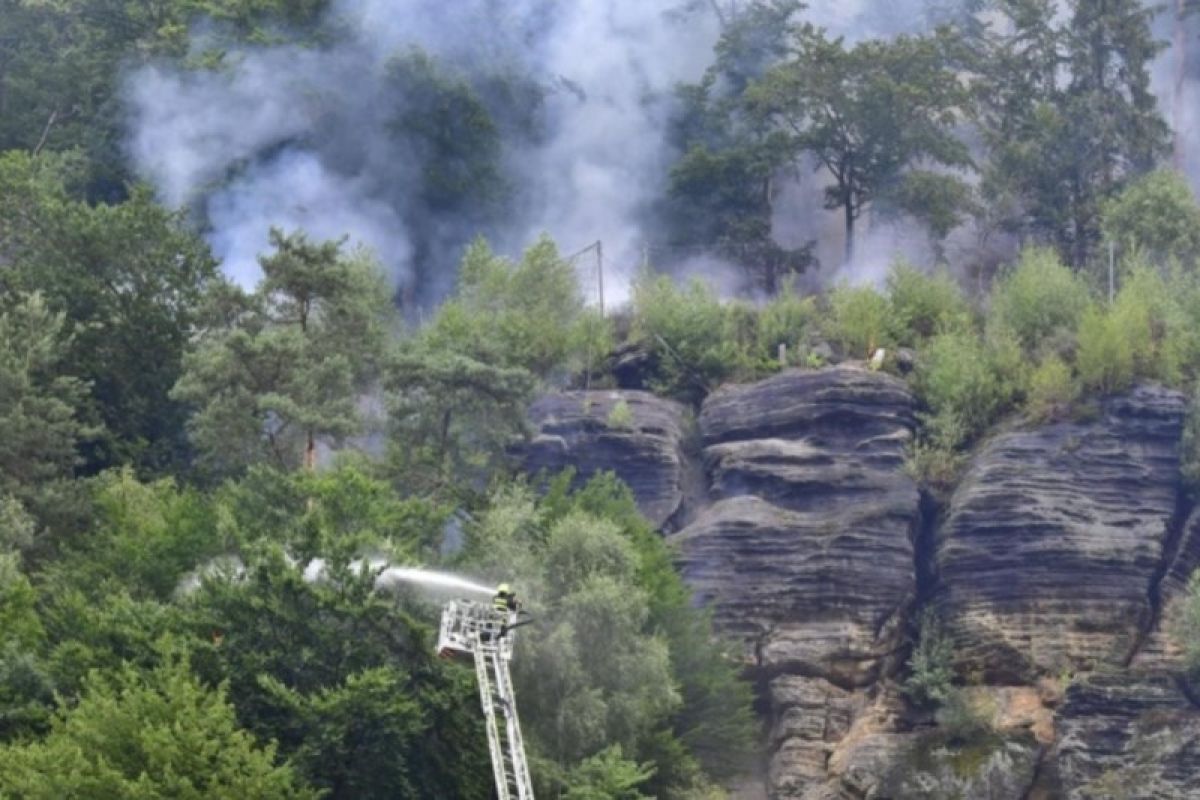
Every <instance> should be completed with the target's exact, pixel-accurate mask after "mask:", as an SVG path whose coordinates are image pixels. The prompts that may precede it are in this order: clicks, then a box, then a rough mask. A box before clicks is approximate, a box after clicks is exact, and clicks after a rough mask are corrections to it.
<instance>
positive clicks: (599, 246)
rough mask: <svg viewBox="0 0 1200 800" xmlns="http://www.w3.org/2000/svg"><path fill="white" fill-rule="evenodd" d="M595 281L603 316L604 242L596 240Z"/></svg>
mask: <svg viewBox="0 0 1200 800" xmlns="http://www.w3.org/2000/svg"><path fill="white" fill-rule="evenodd" d="M596 283H597V284H598V285H599V287H600V316H601V317H603V316H604V243H603V242H601V241H599V240H597V241H596Z"/></svg>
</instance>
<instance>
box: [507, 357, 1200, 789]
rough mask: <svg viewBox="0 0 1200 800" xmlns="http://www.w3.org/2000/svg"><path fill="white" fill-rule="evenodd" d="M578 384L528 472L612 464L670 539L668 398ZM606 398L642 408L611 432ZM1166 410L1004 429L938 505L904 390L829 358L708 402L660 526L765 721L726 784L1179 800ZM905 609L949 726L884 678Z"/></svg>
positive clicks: (1182, 536) (1187, 755)
mask: <svg viewBox="0 0 1200 800" xmlns="http://www.w3.org/2000/svg"><path fill="white" fill-rule="evenodd" d="M592 394H593V395H595V398H594V399H593V402H592V404H591V405H589V406H585V404H584V402H583V401H584V399H586V398H584V397H583V396H581V395H580V394H579V393H572V394H568V395H559V396H555V397H554V398H547V399H544V400H543V401H540V402H539V405H538V406H535V409H534V414H533V416H534V420H535V422H536V423H537V424H538V427H539V435H538V438H537V439H536V440H535V442H534V446H533V447H532V448H531V449H530V451H529V453H530V455H529V459H530V460H529V463H530V464H531V465H533V466H534V467H535V468H541V467H545V468H556V467H561V466H565V465H568V464H569V465H573V466H575V467H577V468H578V469H579V470H580V472H581V474H583V475H587V474H591V473H593V472H595V471H597V470H600V469H614V470H615V471H617V473H618V474H619V475H621V476H622V477H625V478H626V480H627V481H629V482H630V483H631V485H632V486H633V489H634V493H635V495H636V496H637V497H638V499H639V502H640V503H641V504H642V508H643V509H644V510H645V511H646V512H647V514H648V515H649V516H650V517H651V518H652V519H654V520H655V521H656V522H657V523H659V524H660V525H662V524H664V523H665V522H666V521H667V520H672V523H671V524H670V525H668V528H671V527H672V526H673V525H674V523H677V522H678V521H679V520H680V519H682V518H683V517H684V516H685V515H681V514H680V513H679V509H680V506H681V504H682V503H684V500H683V495H684V491H683V490H684V486H685V484H686V482H687V481H686V475H687V474H688V472H689V464H688V455H689V454H687V453H686V449H685V448H684V447H683V442H684V441H685V438H686V437H685V435H684V434H683V432H682V429H683V422H682V420H683V412H682V410H681V409H680V408H679V407H678V406H675V405H673V404H669V403H664V402H663V401H660V400H655V399H654V398H652V397H650V396H648V395H645V394H643V393H640V392H617V393H592ZM621 400H624V401H625V403H626V404H627V405H628V407H629V409H630V411H631V412H633V414H632V416H633V418H634V419H635V420H637V423H636V424H634V425H631V426H629V427H628V428H627V429H624V430H619V431H614V430H612V429H611V426H610V425H607V424H606V420H607V419H608V415H609V414H610V413H611V408H612V407H613V406H614V405H615V404H616V403H618V402H620V401H621ZM1183 413H1184V403H1183V399H1182V397H1181V396H1180V395H1179V394H1178V393H1175V392H1170V391H1166V390H1163V389H1160V388H1155V387H1140V388H1138V389H1135V390H1133V391H1131V392H1129V393H1126V394H1124V395H1121V396H1118V397H1113V398H1109V399H1107V400H1104V401H1102V402H1100V403H1098V404H1097V405H1096V407H1095V408H1094V409H1092V413H1090V414H1084V415H1082V416H1081V417H1080V418H1079V419H1076V420H1073V421H1067V422H1058V423H1054V424H1049V425H1044V426H1039V427H1033V428H1029V427H1019V426H1016V425H1012V426H1009V427H1008V428H1007V429H1005V430H1003V431H1001V432H999V433H997V434H995V435H994V436H993V437H991V439H990V440H988V441H986V442H985V443H983V444H982V445H981V446H980V448H979V449H978V451H977V452H976V453H975V455H974V456H973V458H972V459H971V463H970V464H969V466H968V468H967V470H966V472H965V474H964V476H963V478H962V480H961V482H960V484H959V486H958V487H957V488H956V489H955V491H954V492H953V494H952V496H951V497H950V499H949V501H948V503H947V505H946V507H945V508H944V509H942V511H941V513H940V516H937V517H936V518H935V516H934V514H933V513H930V509H929V506H928V503H923V502H922V500H921V497H920V495H919V493H918V490H917V487H916V485H915V484H914V483H913V481H912V480H911V479H910V478H909V477H908V476H907V475H906V474H905V471H904V468H903V461H904V453H905V448H906V445H907V443H908V442H909V440H910V439H911V437H912V435H913V430H914V428H915V426H916V420H915V409H914V401H913V399H912V397H911V395H910V394H909V392H908V390H907V388H906V386H905V384H904V383H903V382H902V381H900V380H898V379H896V378H893V377H890V376H887V375H883V374H880V373H874V372H869V371H867V370H864V369H861V368H858V367H855V366H852V365H842V366H839V367H836V368H830V369H826V370H821V371H788V372H784V373H781V374H779V375H777V376H775V377H772V378H770V379H768V380H765V381H761V382H758V383H755V384H751V385H745V386H730V387H726V388H723V389H722V390H720V391H718V392H716V393H714V394H713V395H712V396H710V397H709V398H708V399H707V401H706V402H705V403H704V405H703V407H702V409H701V411H700V414H699V419H698V425H699V436H700V445H701V450H700V451H699V452H698V453H697V454H694V456H695V457H696V458H697V459H698V460H699V463H698V464H692V465H691V468H692V469H693V470H695V469H697V468H698V467H700V466H702V468H703V474H704V478H705V481H704V483H705V485H704V486H703V487H701V489H700V490H699V491H692V492H690V494H691V495H692V497H691V498H690V500H691V502H690V506H691V508H690V509H689V512H690V513H689V514H688V515H686V516H687V517H688V518H689V521H688V524H687V525H686V527H684V528H683V529H682V530H680V531H679V532H678V533H675V534H673V535H672V537H671V538H672V540H673V541H674V542H675V543H676V544H677V545H678V547H679V558H680V562H681V565H682V568H683V570H684V574H685V577H686V579H687V580H688V581H689V583H690V585H691V586H692V587H693V589H694V590H695V592H696V594H697V597H698V599H700V600H701V601H703V602H706V603H709V604H711V606H712V608H713V610H714V614H715V618H716V620H717V622H718V623H719V624H720V625H721V626H722V627H723V628H724V629H725V630H726V631H727V632H729V633H730V634H732V635H734V636H736V637H738V638H740V639H741V641H743V642H744V643H745V646H746V660H747V666H748V669H749V671H750V673H751V674H752V675H753V676H754V677H755V678H756V679H757V680H758V682H759V685H760V687H761V692H762V696H763V700H764V706H765V707H766V708H767V713H768V715H769V719H768V723H769V725H768V728H769V732H768V734H767V737H766V742H765V750H766V758H765V761H766V763H765V765H764V777H763V781H762V782H763V790H762V792H761V793H758V792H748V793H746V794H745V795H744V796H745V797H769V798H771V800H833V799H834V798H837V799H838V800H843V799H844V800H849V799H850V798H855V799H860V798H927V797H928V798H942V797H944V798H981V799H982V798H1010V797H1011V798H1013V800H1020V799H1021V798H1037V799H1039V800H1048V799H1049V798H1059V797H1064V798H1070V799H1071V800H1084V799H1085V798H1087V799H1088V800H1091V799H1092V798H1108V797H1137V798H1141V797H1145V798H1150V797H1156V798H1159V797H1161V798H1168V799H1175V798H1178V799H1179V800H1182V799H1183V798H1191V797H1200V694H1198V693H1197V691H1196V690H1195V688H1194V687H1192V686H1191V685H1189V684H1188V683H1187V682H1186V681H1184V680H1183V677H1182V674H1181V662H1180V650H1179V647H1178V644H1177V643H1176V642H1174V641H1172V638H1171V636H1170V635H1169V632H1168V631H1167V630H1166V629H1165V627H1164V620H1166V619H1168V618H1169V617H1170V615H1171V613H1172V608H1173V605H1174V604H1175V603H1177V602H1178V600H1179V598H1180V596H1181V595H1182V592H1183V588H1184V585H1185V583H1186V581H1187V578H1188V576H1189V575H1190V574H1191V573H1192V572H1193V570H1194V569H1196V568H1197V566H1198V565H1200V511H1196V512H1191V513H1189V511H1190V509H1189V503H1188V501H1187V500H1186V498H1185V497H1183V496H1182V495H1181V491H1180V487H1179V481H1178V474H1179V438H1180V430H1181V426H1182V419H1183ZM631 462H632V463H631ZM923 510H924V511H925V513H923ZM919 607H930V608H933V609H934V610H935V611H936V612H937V614H938V616H939V618H940V619H941V622H942V624H943V626H944V628H945V630H946V632H947V633H948V635H949V636H950V637H951V640H952V642H953V649H954V667H955V670H956V674H957V675H958V683H959V684H960V685H961V686H962V687H963V688H962V690H961V693H960V694H961V697H962V698H965V699H964V701H963V702H964V703H965V704H966V706H964V707H969V708H970V710H971V715H972V717H973V720H974V721H973V722H972V725H974V726H975V727H974V728H972V731H971V732H970V733H969V735H968V734H964V733H963V732H962V730H960V729H959V728H960V727H961V723H955V727H947V725H950V724H951V722H950V720H948V719H942V718H940V717H939V718H935V716H934V715H933V714H931V713H930V712H929V711H928V710H921V709H918V708H914V707H913V706H912V704H911V703H910V702H909V700H908V699H907V698H906V697H905V696H904V695H903V693H902V692H901V691H900V689H899V686H900V683H901V682H902V681H903V679H904V677H905V674H906V672H905V670H906V667H905V662H906V659H907V657H908V653H909V650H908V648H909V645H910V634H911V631H912V629H913V624H914V616H913V615H914V612H915V611H916V610H917V609H918V608H919ZM740 796H741V795H740Z"/></svg>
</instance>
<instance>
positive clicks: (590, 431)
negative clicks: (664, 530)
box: [523, 391, 687, 527]
mask: <svg viewBox="0 0 1200 800" xmlns="http://www.w3.org/2000/svg"><path fill="white" fill-rule="evenodd" d="M529 418H530V422H531V423H532V425H533V427H534V430H535V433H534V436H533V439H532V440H531V441H530V443H529V444H528V445H527V446H526V448H525V450H524V453H523V461H524V466H525V470H526V472H528V473H530V474H537V473H538V472H542V471H544V472H546V473H557V472H559V471H561V470H563V469H566V468H567V467H571V468H573V469H574V470H575V479H576V482H577V483H583V482H586V481H587V480H588V479H589V478H591V477H592V476H593V475H595V474H597V473H599V472H605V471H611V472H615V473H616V474H617V477H619V478H620V479H621V480H623V481H624V482H625V483H626V484H628V485H629V487H630V489H631V490H632V491H633V495H634V497H635V498H636V499H637V502H638V507H639V508H640V509H641V511H642V513H643V514H645V515H646V517H647V518H648V519H649V520H650V521H651V522H653V523H654V524H655V525H656V526H658V527H662V526H663V525H665V524H666V523H667V521H668V520H669V519H671V517H672V515H674V514H675V513H676V512H677V511H678V510H679V507H680V504H681V503H682V501H683V481H684V477H685V476H684V465H683V458H682V455H681V447H682V444H683V441H684V436H685V432H686V428H687V423H686V418H687V415H686V413H685V411H684V408H683V406H681V405H679V404H678V403H674V402H672V401H670V400H664V399H662V398H660V397H656V396H654V395H652V394H650V393H648V392H638V391H591V392H562V393H560V394H552V395H547V396H545V397H542V398H540V399H538V400H537V401H536V402H535V403H534V404H533V406H532V407H531V408H530V411H529Z"/></svg>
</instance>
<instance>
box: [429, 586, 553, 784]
mask: <svg viewBox="0 0 1200 800" xmlns="http://www.w3.org/2000/svg"><path fill="white" fill-rule="evenodd" d="M506 590H507V587H502V589H501V593H500V594H499V595H497V598H500V597H502V596H504V593H505V591H506ZM509 597H511V593H509ZM518 624H519V623H518V622H517V612H516V604H515V602H510V604H509V605H508V607H507V608H503V607H502V605H501V604H500V603H499V602H497V603H495V604H493V605H491V606H489V605H484V604H482V603H476V602H472V601H470V600H452V601H450V602H449V603H447V604H446V605H445V606H444V607H443V609H442V622H441V628H440V630H439V632H438V645H437V649H438V653H439V654H440V655H444V656H448V655H455V654H462V655H469V656H471V658H472V659H473V660H474V662H475V678H476V680H477V681H478V683H479V700H480V704H481V705H482V706H483V718H484V725H485V727H486V729H487V738H488V752H489V753H490V755H491V758H492V772H493V774H494V776H495V780H496V795H497V800H533V784H532V782H531V780H530V778H529V764H528V763H527V762H526V760H525V743H524V741H523V740H522V738H521V723H520V720H519V719H518V718H517V701H516V696H515V695H514V693H513V685H512V674H511V673H510V672H509V668H508V665H509V662H510V661H511V660H512V653H513V628H514V627H516V626H517V625H518Z"/></svg>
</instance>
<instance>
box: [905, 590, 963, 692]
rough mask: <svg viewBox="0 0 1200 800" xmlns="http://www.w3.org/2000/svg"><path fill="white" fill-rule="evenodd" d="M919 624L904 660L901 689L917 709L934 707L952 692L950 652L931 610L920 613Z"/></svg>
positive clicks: (947, 641)
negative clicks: (905, 661) (917, 632)
mask: <svg viewBox="0 0 1200 800" xmlns="http://www.w3.org/2000/svg"><path fill="white" fill-rule="evenodd" d="M919 625H920V628H919V635H918V638H917V645H916V647H914V648H913V652H912V656H911V657H910V658H909V660H908V669H909V675H908V678H907V679H906V680H905V681H904V684H903V686H902V689H903V691H904V694H905V695H907V696H908V698H909V699H910V700H912V701H913V702H914V703H916V704H917V705H918V706H924V707H937V706H940V705H941V704H942V703H945V702H946V700H947V699H949V697H950V694H951V692H952V691H953V690H954V665H953V663H952V660H953V657H954V650H953V647H952V645H951V643H950V639H949V638H948V637H947V636H946V635H945V633H944V632H943V631H942V625H941V623H940V622H939V620H938V618H937V615H936V614H935V613H934V612H933V610H932V609H929V608H926V609H924V610H923V611H922V612H921V616H920V619H919Z"/></svg>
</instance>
